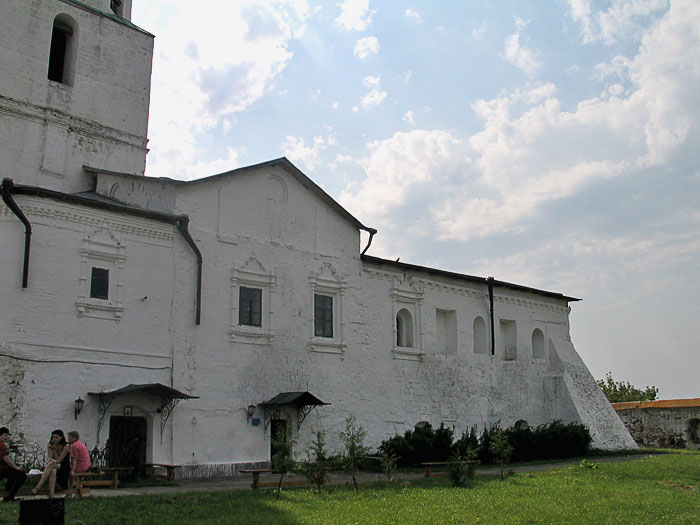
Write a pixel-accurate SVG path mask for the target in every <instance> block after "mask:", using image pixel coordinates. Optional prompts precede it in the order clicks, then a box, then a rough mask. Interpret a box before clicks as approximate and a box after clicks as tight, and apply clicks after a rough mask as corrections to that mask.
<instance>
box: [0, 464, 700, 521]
mask: <svg viewBox="0 0 700 525" xmlns="http://www.w3.org/2000/svg"><path fill="white" fill-rule="evenodd" d="M589 462H592V463H594V464H596V463H595V460H589ZM596 465H597V466H596V468H584V467H581V466H578V465H576V466H573V467H562V468H560V469H557V470H553V471H547V472H539V473H537V474H517V475H515V476H512V477H510V478H508V479H507V480H506V481H499V480H498V479H494V478H491V477H487V478H477V480H476V481H475V482H474V484H473V486H472V487H471V488H466V489H465V488H452V487H450V486H449V481H448V479H447V478H446V477H439V478H430V479H420V480H416V481H412V482H411V483H410V485H406V484H404V485H402V484H392V485H387V484H373V485H363V486H361V487H360V492H359V493H358V494H356V493H354V492H353V491H352V490H350V489H348V488H345V487H331V488H330V489H329V490H328V491H327V492H326V493H324V494H323V495H322V496H320V497H319V496H317V495H315V494H313V493H312V492H311V491H310V489H307V488H304V489H288V490H286V491H283V492H282V497H281V499H280V501H279V502H276V501H275V498H274V492H273V491H255V492H254V491H250V490H246V491H230V492H210V493H188V494H167V495H160V496H134V497H119V498H94V499H93V498H87V499H84V500H68V501H66V523H67V524H71V525H72V524H102V523H104V524H121V523H124V524H127V523H128V524H141V523H143V524H146V523H148V524H151V523H154V524H155V523H158V524H160V523H167V524H171V523H195V524H197V525H203V524H208V523H217V524H218V523H237V524H238V523H241V524H247V523H274V524H282V523H303V524H307V523H318V524H327V523H347V524H351V523H401V524H404V523H430V524H438V523H498V524H501V523H556V524H561V523H586V524H599V523H614V524H617V525H619V524H626V523H630V524H635V525H636V524H649V523H688V524H691V523H692V524H697V523H700V454H698V453H679V454H664V455H661V456H656V457H652V458H643V459H634V460H631V461H624V462H619V463H598V464H596ZM18 513H19V504H17V503H4V504H2V503H0V524H3V525H5V524H9V523H17V518H18Z"/></svg>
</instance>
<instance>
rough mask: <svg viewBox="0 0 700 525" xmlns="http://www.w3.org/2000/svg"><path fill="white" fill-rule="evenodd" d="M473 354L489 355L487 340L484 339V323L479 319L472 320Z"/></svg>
mask: <svg viewBox="0 0 700 525" xmlns="http://www.w3.org/2000/svg"><path fill="white" fill-rule="evenodd" d="M474 353H475V354H488V353H489V347H488V338H487V337H486V323H485V322H484V320H483V319H482V318H481V317H477V318H476V319H474Z"/></svg>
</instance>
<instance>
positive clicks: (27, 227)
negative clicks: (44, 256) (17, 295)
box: [2, 178, 32, 288]
mask: <svg viewBox="0 0 700 525" xmlns="http://www.w3.org/2000/svg"><path fill="white" fill-rule="evenodd" d="M14 188H15V183H14V181H13V180H12V179H8V178H5V179H3V180H2V200H3V201H4V202H5V204H7V207H8V208H10V209H11V210H12V212H13V213H14V214H15V215H16V216H17V218H18V219H19V220H20V221H22V224H24V268H23V269H22V288H26V287H27V283H28V282H29V248H30V245H31V243H32V225H31V224H30V223H29V219H27V217H26V216H25V215H24V213H22V210H21V209H20V208H19V206H17V203H16V202H15V201H14V199H13V198H12V190H14Z"/></svg>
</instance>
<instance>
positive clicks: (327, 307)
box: [314, 294, 333, 338]
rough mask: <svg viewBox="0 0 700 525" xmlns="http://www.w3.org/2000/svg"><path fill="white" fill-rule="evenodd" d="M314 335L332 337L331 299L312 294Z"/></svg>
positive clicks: (326, 296)
mask: <svg viewBox="0 0 700 525" xmlns="http://www.w3.org/2000/svg"><path fill="white" fill-rule="evenodd" d="M314 335H315V336H316V337H330V338H332V337H333V297H331V296H328V295H320V294H314Z"/></svg>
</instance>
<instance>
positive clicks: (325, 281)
mask: <svg viewBox="0 0 700 525" xmlns="http://www.w3.org/2000/svg"><path fill="white" fill-rule="evenodd" d="M309 284H310V287H311V294H310V308H311V322H310V323H309V327H310V328H309V330H310V334H309V335H310V343H309V350H310V351H311V352H319V353H323V354H337V355H340V356H341V358H342V357H343V356H344V355H345V349H346V347H347V344H346V343H345V340H344V338H343V327H344V325H345V323H344V322H343V294H344V292H345V290H346V288H347V284H346V283H345V282H344V281H343V280H342V279H340V278H339V277H338V275H337V273H336V271H335V269H334V268H333V267H332V266H331V265H330V264H328V263H325V264H324V265H323V267H322V268H321V270H320V272H319V273H318V274H315V275H312V276H311V277H309ZM316 294H320V295H326V296H329V297H332V298H333V337H317V336H316V335H315V327H316V319H315V308H314V296H315V295H316Z"/></svg>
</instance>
